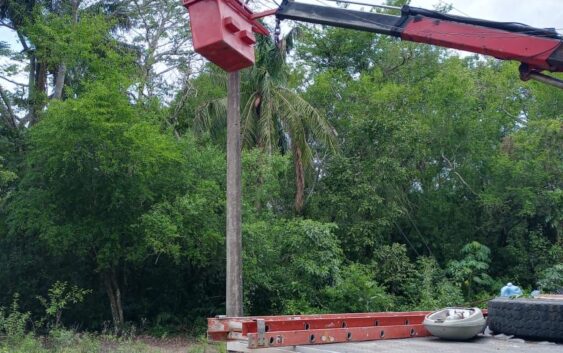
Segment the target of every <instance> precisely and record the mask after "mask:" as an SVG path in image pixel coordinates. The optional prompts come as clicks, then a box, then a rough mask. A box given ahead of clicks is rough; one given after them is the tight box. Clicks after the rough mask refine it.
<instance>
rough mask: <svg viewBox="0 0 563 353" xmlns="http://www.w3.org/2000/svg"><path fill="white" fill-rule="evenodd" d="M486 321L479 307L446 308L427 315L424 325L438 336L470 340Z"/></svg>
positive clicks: (482, 327)
mask: <svg viewBox="0 0 563 353" xmlns="http://www.w3.org/2000/svg"><path fill="white" fill-rule="evenodd" d="M486 322H487V320H486V319H485V317H484V316H483V312H481V309H479V308H445V309H442V310H439V311H436V312H433V313H431V314H428V315H426V318H425V319H424V327H426V329H427V330H428V331H429V332H430V333H431V334H432V335H433V336H436V337H440V338H443V339H448V340H468V339H470V338H473V337H475V336H476V335H477V334H478V333H479V332H482V331H483V329H484V328H485V324H486Z"/></svg>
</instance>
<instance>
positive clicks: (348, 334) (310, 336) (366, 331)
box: [248, 324, 430, 348]
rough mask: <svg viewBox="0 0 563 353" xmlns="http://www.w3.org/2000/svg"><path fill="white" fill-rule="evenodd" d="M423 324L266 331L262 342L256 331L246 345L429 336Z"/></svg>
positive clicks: (259, 346)
mask: <svg viewBox="0 0 563 353" xmlns="http://www.w3.org/2000/svg"><path fill="white" fill-rule="evenodd" d="M429 335H430V333H429V332H428V331H427V330H426V329H425V328H424V326H423V325H421V324H419V325H408V326H407V325H404V326H372V327H350V328H334V329H319V330H299V331H279V332H266V333H265V339H264V343H263V344H262V345H261V344H260V343H259V334H258V333H249V334H248V347H249V348H261V347H283V346H295V345H306V344H327V343H338V342H358V341H374V340H380V339H397V338H410V337H422V336H429Z"/></svg>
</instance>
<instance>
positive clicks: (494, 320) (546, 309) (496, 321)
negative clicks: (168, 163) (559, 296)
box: [488, 298, 563, 342]
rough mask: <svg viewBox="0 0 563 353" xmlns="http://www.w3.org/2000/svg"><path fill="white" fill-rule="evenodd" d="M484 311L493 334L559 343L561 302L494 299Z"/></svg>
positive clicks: (562, 315) (562, 322)
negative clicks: (486, 313)
mask: <svg viewBox="0 0 563 353" xmlns="http://www.w3.org/2000/svg"><path fill="white" fill-rule="evenodd" d="M488 309H489V313H488V323H489V329H490V330H491V331H493V332H494V333H495V334H500V333H503V334H505V335H514V336H517V337H522V338H527V339H533V340H545V341H558V342H563V300H541V299H507V298H497V299H493V300H491V301H489V305H488Z"/></svg>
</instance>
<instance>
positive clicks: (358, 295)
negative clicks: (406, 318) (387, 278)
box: [323, 264, 393, 313]
mask: <svg viewBox="0 0 563 353" xmlns="http://www.w3.org/2000/svg"><path fill="white" fill-rule="evenodd" d="M324 296H325V297H326V301H325V302H324V303H323V304H324V306H326V308H327V309H328V310H329V311H330V312H336V313H351V312H374V311H386V310H391V309H392V308H393V297H392V296H391V295H389V294H387V293H386V292H385V289H384V288H383V287H381V286H380V285H379V284H378V283H377V282H376V281H375V280H374V279H373V273H371V272H370V270H369V267H367V266H364V265H360V264H351V265H349V266H347V267H345V268H344V269H343V270H342V274H341V276H340V280H339V281H338V283H337V284H336V285H334V286H330V287H327V288H326V289H325V290H324Z"/></svg>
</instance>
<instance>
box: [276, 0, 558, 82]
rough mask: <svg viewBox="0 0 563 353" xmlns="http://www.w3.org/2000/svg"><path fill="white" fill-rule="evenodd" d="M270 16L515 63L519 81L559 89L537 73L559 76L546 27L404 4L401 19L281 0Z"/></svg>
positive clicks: (553, 38)
mask: <svg viewBox="0 0 563 353" xmlns="http://www.w3.org/2000/svg"><path fill="white" fill-rule="evenodd" d="M276 17H277V18H278V19H280V20H283V19H290V20H296V21H302V22H309V23H317V24H323V25H329V26H334V27H342V28H350V29H356V30H361V31H367V32H373V33H381V34H386V35H391V36H394V37H400V38H401V39H403V40H406V41H411V42H417V43H426V44H433V45H437V46H441V47H446V48H452V49H459V50H465V51H469V52H472V53H478V54H483V55H490V56H493V57H495V58H498V59H502V60H515V61H519V62H520V63H521V64H522V65H521V67H520V73H521V78H522V79H523V80H528V79H536V80H540V81H542V82H544V83H549V84H553V85H555V86H558V87H559V88H563V81H560V80H558V79H556V78H553V77H550V76H546V75H543V74H541V73H540V72H541V71H551V72H563V38H562V37H561V36H560V35H559V34H558V33H557V32H556V31H555V30H552V29H543V28H535V27H530V26H527V25H523V24H519V23H504V22H493V21H485V20H479V19H473V18H468V17H460V16H452V15H447V14H442V13H439V12H436V11H430V10H425V9H419V8H415V7H410V6H403V7H402V9H401V16H391V15H383V14H378V13H371V12H361V11H353V10H348V9H343V8H335V7H324V6H317V5H311V4H305V3H297V2H294V1H293V0H284V1H283V3H282V5H281V6H280V8H279V9H278V10H277V12H276Z"/></svg>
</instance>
